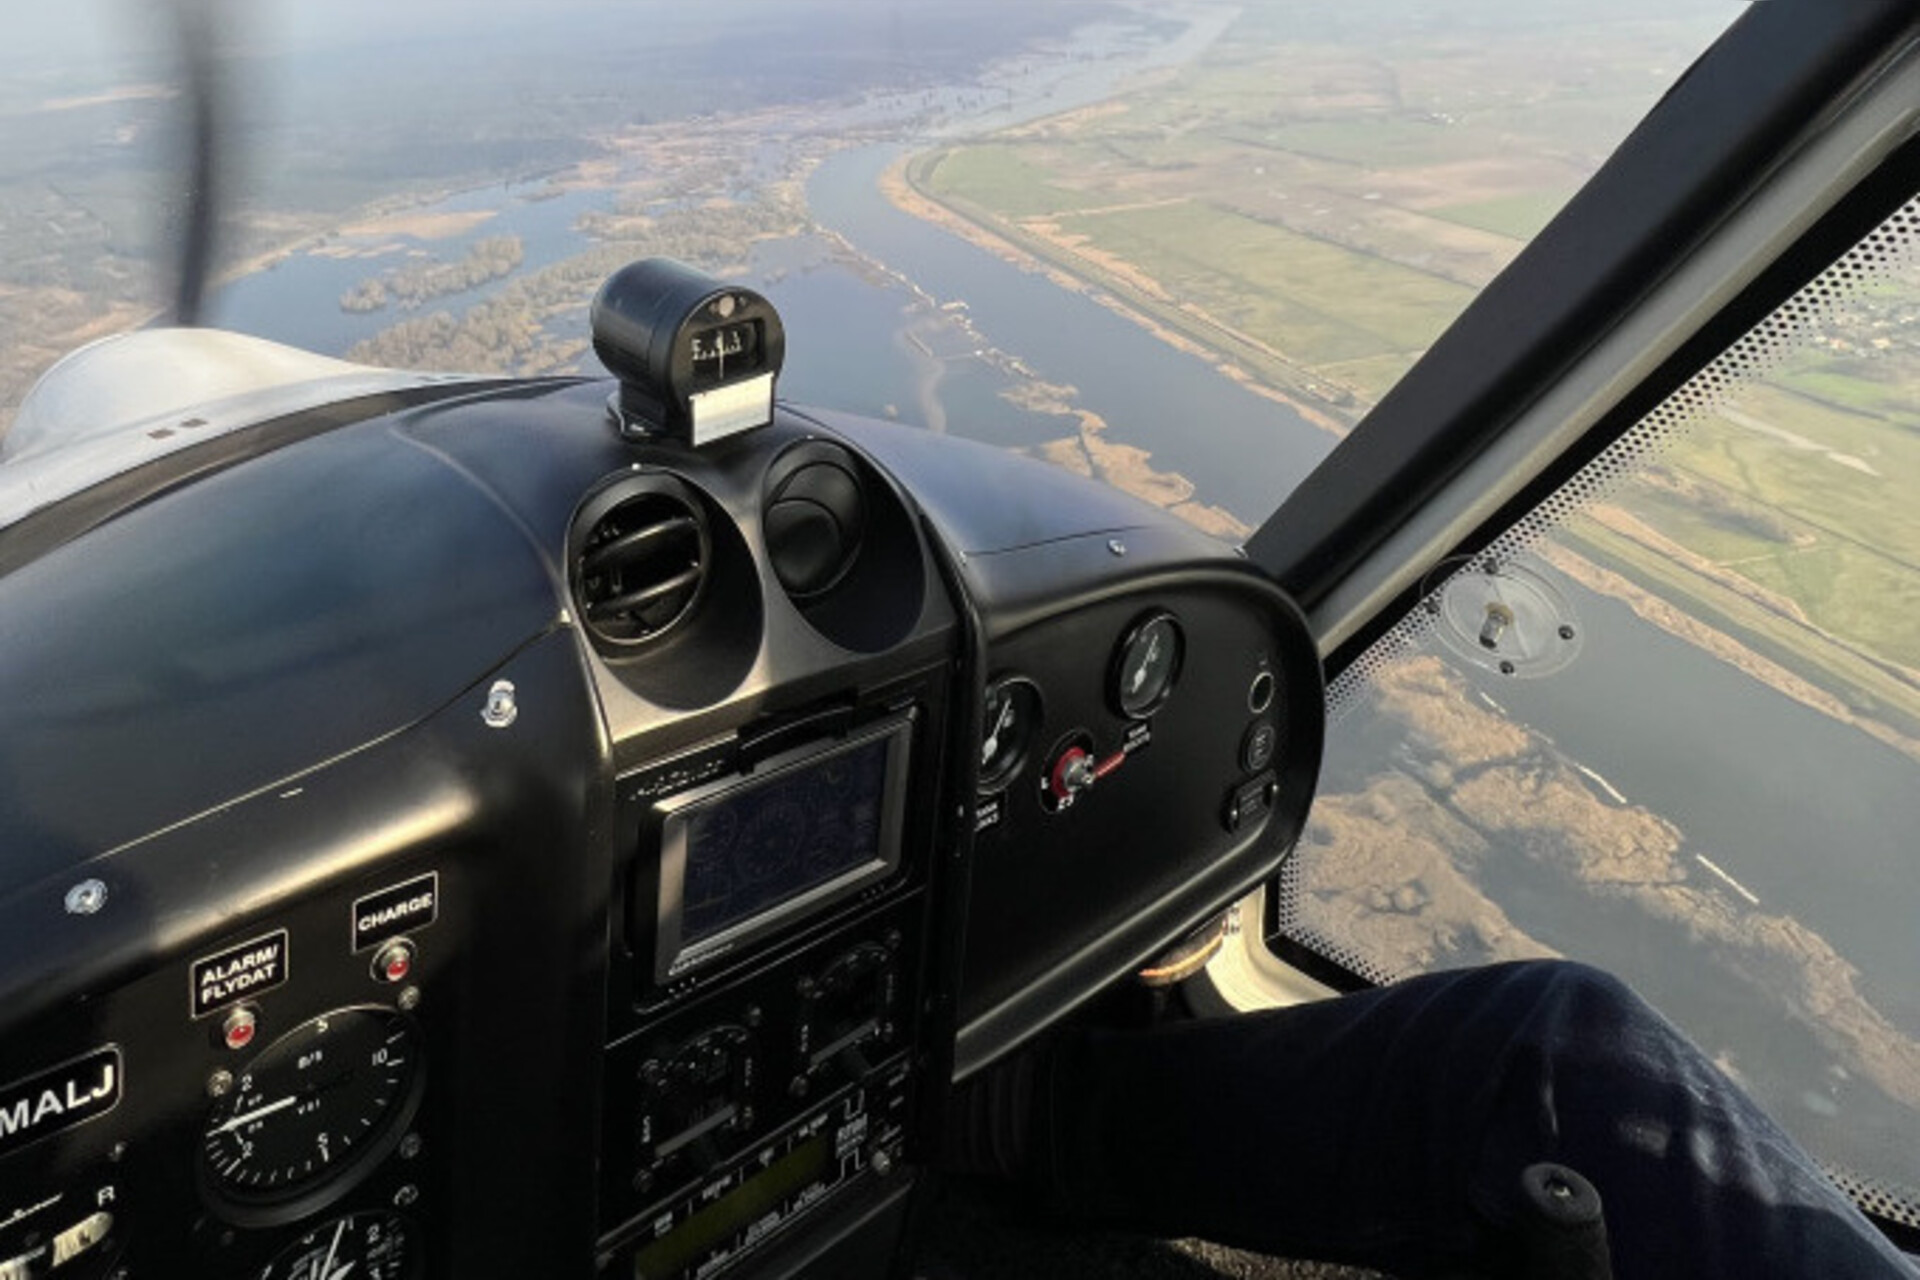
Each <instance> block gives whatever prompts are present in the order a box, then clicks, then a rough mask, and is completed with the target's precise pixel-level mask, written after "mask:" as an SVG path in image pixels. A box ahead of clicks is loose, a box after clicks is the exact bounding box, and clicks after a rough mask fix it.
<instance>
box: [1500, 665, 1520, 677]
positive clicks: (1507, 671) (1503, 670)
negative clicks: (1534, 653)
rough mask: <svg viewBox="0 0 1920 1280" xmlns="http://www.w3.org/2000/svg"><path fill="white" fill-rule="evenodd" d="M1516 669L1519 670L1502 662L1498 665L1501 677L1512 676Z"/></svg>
mask: <svg viewBox="0 0 1920 1280" xmlns="http://www.w3.org/2000/svg"><path fill="white" fill-rule="evenodd" d="M1518 669H1519V668H1517V667H1515V666H1514V665H1513V664H1512V663H1511V662H1504V661H1503V662H1502V663H1501V664H1500V674H1501V675H1503V676H1510V675H1512V674H1513V673H1514V672H1515V671H1517V670H1518Z"/></svg>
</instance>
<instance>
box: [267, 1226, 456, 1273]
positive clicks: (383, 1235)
mask: <svg viewBox="0 0 1920 1280" xmlns="http://www.w3.org/2000/svg"><path fill="white" fill-rule="evenodd" d="M419 1270H420V1259H419V1257H418V1251H417V1250H416V1249H415V1248H414V1246H413V1242H412V1241H411V1240H410V1239H408V1238H407V1223H406V1219H404V1218H402V1217H401V1216H400V1215H399V1214H397V1213H356V1214H353V1215H351V1216H349V1217H345V1218H335V1219H334V1220H333V1221H332V1222H329V1223H326V1224H325V1225H323V1226H319V1227H315V1228H314V1229H313V1230H312V1231H309V1232H308V1233H307V1234H306V1235H304V1236H301V1237H300V1238H299V1239H298V1240H296V1241H294V1242H293V1243H292V1244H290V1245H288V1246H287V1247H286V1248H285V1249H282V1250H281V1251H280V1252H279V1254H278V1255H276V1256H275V1257H274V1260H273V1261H272V1262H269V1263H268V1264H267V1269H266V1270H265V1271H262V1272H261V1273H260V1276H259V1280H347V1277H349V1276H351V1277H353V1280H409V1278H410V1277H412V1276H414V1275H416V1274H418V1272H419Z"/></svg>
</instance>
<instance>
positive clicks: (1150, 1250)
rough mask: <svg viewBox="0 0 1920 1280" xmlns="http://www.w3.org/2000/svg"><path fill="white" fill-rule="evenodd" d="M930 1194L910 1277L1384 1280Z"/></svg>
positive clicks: (948, 1191)
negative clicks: (1078, 1225) (1091, 1228)
mask: <svg viewBox="0 0 1920 1280" xmlns="http://www.w3.org/2000/svg"><path fill="white" fill-rule="evenodd" d="M936 1194H937V1195H938V1200H937V1202H936V1203H935V1204H934V1205H933V1206H932V1208H931V1209H930V1211H929V1212H928V1215H927V1222H926V1223H925V1229H924V1234H923V1239H924V1241H925V1243H924V1245H923V1247H922V1249H921V1254H920V1260H919V1263H918V1264H917V1265H916V1267H915V1269H914V1280H1111V1278H1112V1277H1115V1276H1127V1277H1138V1278H1139V1280H1384V1278H1383V1277H1381V1276H1380V1275H1379V1273H1377V1272H1373V1271H1363V1270H1359V1269H1356V1268H1353V1267H1341V1266H1335V1265H1332V1264H1330V1263H1324V1262H1289V1261H1285V1260H1282V1259H1277V1258H1269V1257H1267V1256H1265V1255H1263V1254H1257V1253H1248V1252H1246V1251H1244V1250H1241V1249H1229V1248H1226V1247H1225V1246H1223V1245H1217V1244H1210V1243H1208V1242H1206V1241H1203V1240H1156V1239H1151V1238H1148V1237H1144V1236H1135V1235H1125V1234H1121V1233H1119V1232H1107V1231H1086V1230H1075V1229H1070V1228H1068V1227H1064V1226H1060V1225H1052V1224H1048V1223H1044V1222H1040V1221H1037V1220H1033V1219H1031V1218H1030V1217H1028V1216H1027V1215H1022V1214H1021V1213H1020V1212H1019V1210H1018V1207H1017V1206H1009V1205H1007V1204H1006V1203H1004V1201H1001V1200H999V1199H998V1198H996V1197H994V1196H992V1195H991V1194H988V1193H984V1192H982V1191H980V1190H979V1189H977V1188H973V1187H969V1186H967V1185H965V1184H963V1183H948V1184H947V1185H946V1186H945V1187H943V1188H942V1189H941V1190H940V1191H939V1192H937V1193H936Z"/></svg>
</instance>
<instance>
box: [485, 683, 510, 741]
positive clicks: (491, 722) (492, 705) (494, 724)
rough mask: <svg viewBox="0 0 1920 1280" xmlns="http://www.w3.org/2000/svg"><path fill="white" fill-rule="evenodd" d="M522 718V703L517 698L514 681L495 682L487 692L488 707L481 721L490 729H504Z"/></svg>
mask: <svg viewBox="0 0 1920 1280" xmlns="http://www.w3.org/2000/svg"><path fill="white" fill-rule="evenodd" d="M519 718H520V703H519V701H518V699H517V698H516V696H515V693H514V688H513V681H511V680H495V681H494V682H493V687H492V688H491V689H489V690H487V705H486V708H485V709H484V710H483V711H481V713H480V719H481V721H482V722H484V723H485V724H486V726H487V728H489V729H504V728H506V727H507V726H508V725H510V724H512V723H513V722H514V721H515V720H518V719H519Z"/></svg>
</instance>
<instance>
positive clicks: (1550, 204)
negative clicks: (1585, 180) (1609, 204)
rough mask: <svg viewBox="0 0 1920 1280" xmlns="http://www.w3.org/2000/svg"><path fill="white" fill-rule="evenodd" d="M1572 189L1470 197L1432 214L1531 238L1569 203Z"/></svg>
mask: <svg viewBox="0 0 1920 1280" xmlns="http://www.w3.org/2000/svg"><path fill="white" fill-rule="evenodd" d="M1572 195H1573V192H1571V191H1522V192H1519V193H1517V194H1514V195H1510V196H1498V197H1495V198H1494V199H1492V200H1470V201H1468V202H1467V203H1465V204H1454V205H1446V206H1444V207H1442V208H1438V209H1429V210H1427V212H1428V213H1430V214H1432V215H1433V216H1434V217H1436V218H1445V219H1446V220H1447V221H1448V222H1457V223H1459V224H1460V225H1461V226H1463V227H1477V228H1479V229H1480V230H1482V231H1491V232H1493V233H1494V234H1495V235H1502V236H1511V237H1513V238H1514V239H1515V240H1531V239H1533V238H1534V237H1535V236H1536V235H1538V234H1540V228H1542V227H1544V226H1546V225H1547V223H1549V222H1551V221H1552V220H1553V216H1554V215H1555V214H1556V213H1559V212H1560V210H1561V208H1562V206H1564V205H1565V204H1566V203H1567V200H1568V198H1569V197H1571V196H1572Z"/></svg>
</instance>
